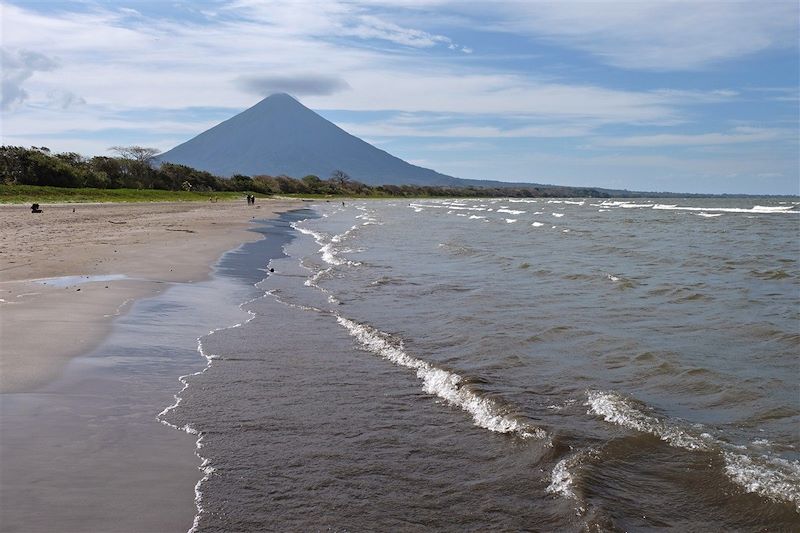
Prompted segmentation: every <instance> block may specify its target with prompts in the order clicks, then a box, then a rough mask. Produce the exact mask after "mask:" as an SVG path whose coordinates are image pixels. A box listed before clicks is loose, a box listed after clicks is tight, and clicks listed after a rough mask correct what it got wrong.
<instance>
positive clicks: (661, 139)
mask: <svg viewBox="0 0 800 533" xmlns="http://www.w3.org/2000/svg"><path fill="white" fill-rule="evenodd" d="M792 136H794V137H795V138H796V136H797V134H796V133H795V132H792V131H791V130H785V129H779V128H751V127H739V128H734V130H733V131H732V132H728V133H719V132H713V133H699V134H673V133H662V134H658V135H639V136H632V137H614V138H600V139H594V140H593V144H595V145H598V146H619V147H632V148H654V147H662V146H714V145H726V144H742V143H755V142H765V141H775V140H777V139H787V138H791V137H792Z"/></svg>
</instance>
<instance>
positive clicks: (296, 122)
mask: <svg viewBox="0 0 800 533" xmlns="http://www.w3.org/2000/svg"><path fill="white" fill-rule="evenodd" d="M157 159H158V160H159V161H162V162H170V163H180V164H183V165H188V166H191V167H194V168H197V169H200V170H206V171H208V172H211V173H213V174H216V175H219V176H231V175H233V174H245V175H250V176H255V175H258V174H269V175H273V176H276V175H280V174H285V175H287V176H292V177H297V178H301V177H303V176H305V175H308V174H316V175H317V176H320V177H321V178H323V179H326V178H328V177H329V176H330V175H331V173H332V172H333V171H334V170H343V171H344V172H346V173H347V174H349V175H350V177H351V178H352V179H354V180H357V181H360V182H362V183H366V184H368V185H384V184H395V185H400V184H413V185H456V186H457V185H461V184H463V182H462V180H459V179H458V178H454V177H452V176H446V175H444V174H440V173H438V172H435V171H433V170H431V169H427V168H422V167H418V166H416V165H412V164H410V163H407V162H406V161H403V160H402V159H400V158H398V157H395V156H393V155H391V154H389V153H387V152H385V151H383V150H380V149H378V148H376V147H374V146H372V145H371V144H369V143H367V142H365V141H362V140H361V139H359V138H358V137H355V136H353V135H350V134H349V133H347V132H346V131H344V130H343V129H341V128H340V127H338V126H336V125H335V124H333V123H332V122H330V121H328V120H325V119H324V118H322V117H321V116H319V115H318V114H316V113H314V112H313V111H311V110H310V109H308V108H307V107H305V106H304V105H302V104H301V103H300V102H298V101H297V100H295V99H294V98H292V97H291V96H289V95H287V94H273V95H272V96H269V97H267V98H265V99H263V100H262V101H260V102H259V103H257V104H256V105H254V106H253V107H251V108H249V109H246V110H245V111H242V112H241V113H239V114H238V115H236V116H234V117H232V118H230V119H228V120H226V121H224V122H221V123H220V124H218V125H216V126H214V127H213V128H211V129H209V130H206V131H204V132H203V133H201V134H200V135H198V136H196V137H194V138H193V139H190V140H188V141H186V142H185V143H183V144H180V145H178V146H176V147H175V148H173V149H171V150H169V151H167V152H165V153H163V154H161V155H160V156H158V158H157Z"/></svg>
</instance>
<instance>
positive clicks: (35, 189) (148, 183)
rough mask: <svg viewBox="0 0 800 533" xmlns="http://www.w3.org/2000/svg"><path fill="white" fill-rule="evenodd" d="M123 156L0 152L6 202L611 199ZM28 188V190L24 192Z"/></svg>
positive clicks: (1, 193)
mask: <svg viewBox="0 0 800 533" xmlns="http://www.w3.org/2000/svg"><path fill="white" fill-rule="evenodd" d="M112 150H114V151H115V152H117V153H118V154H119V156H118V157H105V156H96V157H92V158H86V157H83V156H81V155H80V154H76V153H74V152H68V153H61V154H53V153H51V151H50V150H49V149H48V148H45V147H35V146H33V147H31V148H22V147H19V146H2V147H0V201H2V202H34V201H36V202H40V203H44V202H102V201H114V202H134V201H140V202H141V201H175V200H186V201H189V200H207V199H208V198H210V197H212V196H217V197H219V198H228V197H238V196H241V194H243V193H248V194H253V193H255V194H262V195H273V194H281V195H288V196H302V197H309V196H310V197H317V198H319V197H331V196H346V197H360V198H396V197H403V198H425V197H442V196H447V197H565V196H591V197H607V196H608V194H607V193H604V192H601V191H598V190H595V189H578V188H574V187H557V186H540V187H538V186H524V185H521V186H516V187H514V186H508V187H440V186H423V185H379V186H369V185H365V184H363V183H359V182H357V181H355V180H352V179H350V177H349V176H348V175H347V174H346V173H345V172H343V171H341V170H336V171H334V172H333V173H332V175H331V176H330V178H329V179H326V180H324V179H322V178H320V177H319V176H314V175H308V176H305V177H303V178H301V179H295V178H291V177H289V176H266V175H262V176H252V177H251V176H242V175H235V176H233V177H231V178H221V177H219V176H214V175H213V174H210V173H209V172H205V171H202V170H197V169H195V168H191V167H188V166H186V165H178V164H174V163H161V164H160V165H154V164H153V163H154V159H155V155H156V153H157V150H155V149H153V148H143V147H141V146H129V147H122V146H115V147H113V148H112ZM26 187H27V188H26Z"/></svg>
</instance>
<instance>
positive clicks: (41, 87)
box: [0, 0, 800, 194]
mask: <svg viewBox="0 0 800 533" xmlns="http://www.w3.org/2000/svg"><path fill="white" fill-rule="evenodd" d="M0 9H2V74H3V83H2V86H3V93H2V143H3V144H14V145H22V146H32V145H35V146H48V147H49V148H51V149H52V150H54V151H76V152H79V153H82V154H84V155H107V154H109V152H108V148H109V147H111V146H115V145H128V144H138V145H143V146H151V147H155V148H158V149H160V150H167V149H169V148H172V147H173V146H175V145H177V144H179V143H181V142H183V141H185V140H188V139H189V138H191V137H193V136H194V135H196V134H198V133H200V132H201V131H203V130H205V129H207V128H209V127H211V126H213V125H214V124H216V123H218V122H220V121H222V120H224V119H226V118H228V117H230V116H232V115H234V114H236V113H238V112H240V111H242V110H244V109H246V108H247V107H250V106H251V105H253V104H255V103H256V102H257V101H259V100H260V99H261V98H262V97H264V96H268V95H269V94H271V93H273V92H288V93H290V94H292V95H294V96H295V97H296V98H298V99H299V100H300V101H301V102H302V103H304V104H305V105H306V106H308V107H310V108H311V109H314V110H315V111H317V112H319V113H320V114H322V115H323V116H324V117H326V118H328V119H329V120H332V121H333V122H335V123H336V124H338V125H339V126H341V127H343V128H344V129H346V130H347V131H349V132H350V133H353V134H354V135H357V136H359V137H361V138H363V139H365V140H367V141H368V142H371V143H372V144H375V145H376V146H378V147H380V148H382V149H384V150H387V151H389V152H390V153H393V154H394V155H397V156H399V157H402V158H403V159H406V160H408V161H410V162H413V163H416V164H419V165H422V166H426V167H430V168H433V169H436V170H438V171H440V172H443V173H446V174H450V175H454V176H458V177H463V178H476V179H497V180H503V181H513V182H518V181H527V182H538V183H552V184H564V185H580V186H602V187H612V188H627V189H635V190H656V191H677V192H701V193H717V192H728V193H750V194H798V193H800V176H799V175H798V173H799V172H800V170H798V168H799V165H798V162H799V161H798V160H799V158H800V138H799V135H798V130H799V126H800V124H798V122H799V117H800V113H799V112H800V96H799V94H798V93H799V90H798V88H799V87H800V71H799V67H798V65H799V64H800V53H799V52H800V51H799V50H798V41H800V30H799V28H798V17H799V16H800V13H799V12H798V11H799V8H798V3H797V2H796V1H795V0H791V1H785V2H784V1H778V0H766V1H764V0H761V1H754V2H750V1H741V2H738V1H735V0H734V1H725V2H707V1H702V0H694V1H677V2H676V1H669V2H668V1H659V0H650V1H646V0H640V1H635V2H600V1H582V2H578V1H571V0H562V1H560V2H539V1H524V2H523V1H516V2H514V1H508V2H507V1H496V2H478V1H474V2H472V1H459V2H451V1H447V0H407V1H396V0H371V1H369V0H364V1H361V0H353V1H345V0H330V1H302V0H280V1H261V0H259V1H256V0H231V1H181V0H172V1H170V0H163V1H122V0H120V1H97V0H95V1H72V2H65V1H35V0H28V1H18V0H17V1H14V0H12V1H6V0H4V1H2V3H0Z"/></svg>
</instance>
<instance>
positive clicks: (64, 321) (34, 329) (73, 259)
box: [0, 200, 301, 392]
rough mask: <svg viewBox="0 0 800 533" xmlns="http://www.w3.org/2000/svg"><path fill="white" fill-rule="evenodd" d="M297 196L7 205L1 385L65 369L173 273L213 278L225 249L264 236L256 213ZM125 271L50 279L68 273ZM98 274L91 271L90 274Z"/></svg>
mask: <svg viewBox="0 0 800 533" xmlns="http://www.w3.org/2000/svg"><path fill="white" fill-rule="evenodd" d="M300 205H301V203H300V202H299V201H293V200H259V204H258V205H257V206H255V207H253V206H247V205H246V203H245V201H244V200H241V201H240V202H219V203H210V202H209V203H199V202H198V203H194V202H180V203H137V204H62V205H44V206H43V210H44V212H43V213H41V214H32V213H31V212H30V208H28V207H27V206H18V205H2V206H0V392H25V391H31V390H34V389H36V388H37V387H40V386H42V385H44V384H46V383H47V382H49V381H51V380H52V379H54V378H56V377H57V376H58V375H59V374H60V373H61V371H62V369H63V368H64V366H65V365H66V363H67V362H68V361H69V360H70V359H71V358H73V357H76V356H78V355H81V354H84V353H87V352H89V351H91V350H92V349H93V348H95V347H96V346H98V345H99V343H100V342H101V341H102V339H103V338H104V336H105V335H106V334H107V333H108V332H109V330H110V326H111V321H112V319H113V317H114V316H116V315H118V314H120V313H122V312H124V310H125V308H126V306H128V305H129V304H130V303H131V302H132V301H133V300H135V299H137V298H141V297H144V296H151V295H153V294H155V293H158V292H159V291H161V290H163V288H165V287H166V286H167V283H169V282H191V281H199V280H202V279H205V278H207V276H208V275H209V272H210V269H211V266H212V265H213V263H214V262H215V261H216V259H217V258H219V256H220V255H221V254H222V253H223V252H225V251H227V250H229V249H232V248H235V247H236V246H237V245H238V244H240V243H243V242H246V241H250V240H255V239H257V238H259V235H258V234H256V233H253V232H248V231H247V228H248V227H249V222H250V221H251V220H253V219H256V218H270V217H271V216H273V215H274V214H275V213H278V212H281V211H286V210H287V209H291V208H293V207H299V206H300ZM97 275H124V276H126V278H125V279H115V280H108V281H93V282H87V283H76V282H70V283H68V284H67V285H66V286H63V285H55V284H54V283H53V282H45V283H47V284H45V283H43V282H41V281H34V280H41V279H43V278H55V277H61V276H97ZM90 279H91V278H90Z"/></svg>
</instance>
